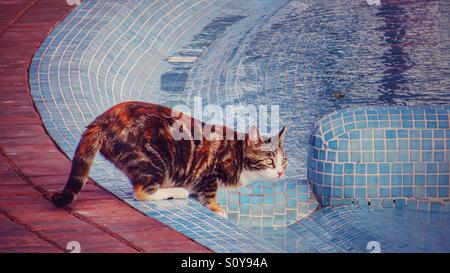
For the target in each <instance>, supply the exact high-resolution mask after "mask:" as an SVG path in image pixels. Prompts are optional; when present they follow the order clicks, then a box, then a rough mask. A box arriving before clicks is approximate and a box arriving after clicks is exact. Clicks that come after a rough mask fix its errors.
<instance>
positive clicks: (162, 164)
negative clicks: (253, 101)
mask: <svg viewBox="0 0 450 273" xmlns="http://www.w3.org/2000/svg"><path fill="white" fill-rule="evenodd" d="M177 120H182V121H183V130H186V131H185V132H183V133H187V134H190V135H192V136H193V135H195V134H198V133H199V132H198V131H196V130H200V129H201V128H203V127H204V126H205V125H206V124H205V123H203V122H201V121H199V120H196V119H194V118H192V117H189V116H187V115H185V114H183V113H179V116H178V117H177V118H174V117H172V110H171V109H170V108H167V107H165V106H161V105H156V104H151V103H144V102H132V101H130V102H124V103H120V104H118V105H116V106H113V107H112V108H110V109H109V110H108V111H106V112H105V113H103V114H102V115H100V116H99V117H97V118H96V119H95V120H94V121H93V122H92V123H91V124H90V125H88V126H87V129H86V131H85V132H84V133H83V135H82V137H81V140H80V143H79V144H78V147H77V149H76V151H75V155H74V158H73V161H72V169H71V172H70V176H69V179H68V181H67V184H66V186H65V187H64V189H63V190H62V192H60V193H56V194H54V195H53V197H52V200H53V203H54V204H55V205H56V206H58V207H64V206H67V205H70V204H71V203H73V202H74V200H75V199H76V197H77V195H78V193H79V192H80V191H81V189H82V188H83V186H84V184H85V183H86V180H87V178H88V174H89V169H90V167H91V165H92V162H93V160H94V157H95V155H96V153H97V152H98V151H100V153H101V154H102V155H103V156H104V157H105V158H106V159H107V160H109V161H110V162H112V163H113V164H114V165H115V166H116V167H117V168H118V169H120V170H121V171H123V172H124V173H125V174H126V175H127V177H128V178H129V180H130V181H131V183H132V185H133V188H134V196H135V198H136V199H137V200H160V199H167V198H186V197H187V195H188V194H189V193H191V194H192V196H193V197H195V198H196V199H197V200H199V201H200V202H201V203H203V204H204V205H205V206H206V207H208V208H210V209H211V210H213V211H215V212H217V213H222V210H221V208H220V206H219V205H218V204H217V202H216V192H217V189H218V188H219V187H221V186H226V187H238V186H242V185H245V184H248V183H250V182H251V181H249V180H253V179H274V178H278V177H280V176H282V175H283V174H284V171H285V169H286V165H287V161H286V154H285V151H284V148H283V139H284V128H283V130H282V131H281V132H280V133H279V135H278V137H279V139H280V140H281V141H280V142H279V143H278V144H276V145H275V146H274V149H271V150H269V151H266V150H265V149H262V147H263V146H264V145H266V144H268V143H269V142H270V141H271V139H270V138H266V139H263V138H262V137H261V136H259V132H258V130H257V129H256V128H252V129H251V130H250V132H249V133H248V134H245V135H244V137H242V138H241V140H239V138H238V137H239V136H242V135H240V134H239V133H237V132H234V131H232V133H233V135H234V140H214V139H210V138H205V137H203V138H202V140H190V139H187V140H175V139H174V138H173V135H172V131H171V130H172V128H173V125H174V123H175V122H176V121H177ZM225 130H230V129H228V128H226V127H222V126H217V125H215V126H214V131H215V133H219V134H224V132H225ZM243 180H245V181H243ZM161 189H162V190H161Z"/></svg>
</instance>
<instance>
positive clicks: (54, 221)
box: [0, 0, 210, 253]
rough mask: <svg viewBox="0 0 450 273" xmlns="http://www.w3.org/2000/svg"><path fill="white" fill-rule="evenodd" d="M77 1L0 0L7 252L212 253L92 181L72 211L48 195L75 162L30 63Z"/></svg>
mask: <svg viewBox="0 0 450 273" xmlns="http://www.w3.org/2000/svg"><path fill="white" fill-rule="evenodd" d="M72 8H73V7H71V6H69V5H67V4H66V2H65V1H64V0H6V1H1V2H0V253H3V252H63V251H66V244H67V243H68V242H69V241H78V242H79V243H80V245H81V252H210V250H209V249H207V248H205V247H203V246H201V245H199V244H197V243H195V242H194V241H192V240H190V239H189V238H187V237H186V236H184V235H182V234H180V233H178V232H177V231H175V230H173V229H172V228H170V227H169V226H167V225H165V224H163V223H160V222H158V221H156V220H154V219H152V218H150V217H147V216H145V215H143V214H142V213H140V212H139V211H136V210H135V209H133V208H132V207H130V206H128V205H127V204H125V203H124V202H122V201H121V200H120V199H118V198H116V197H115V196H113V195H112V194H110V193H109V192H107V191H105V190H104V189H102V188H101V187H100V186H98V185H96V184H95V183H94V182H93V181H89V183H88V185H87V186H86V188H85V190H84V191H83V192H82V194H81V195H80V197H79V199H78V200H77V202H76V203H75V205H74V206H73V208H72V209H57V208H55V207H54V206H53V204H52V203H50V201H49V199H48V198H49V194H50V193H52V192H53V191H55V190H59V189H61V188H62V187H63V185H64V183H65V182H66V179H67V176H68V174H69V168H70V161H69V159H68V158H67V157H66V156H65V155H64V154H62V152H61V151H60V150H58V148H57V147H56V146H55V144H54V143H53V142H52V140H51V139H50V137H49V136H48V135H47V133H46V131H45V129H44V127H43V125H42V122H41V120H40V117H39V114H38V113H37V111H36V109H35V107H34V105H33V101H32V99H31V96H30V90H29V86H28V67H29V65H30V62H31V58H32V56H33V53H34V52H35V50H36V49H37V48H38V46H39V44H40V43H41V42H42V41H43V39H44V38H45V37H46V36H47V35H48V33H49V32H50V31H51V29H52V28H53V27H54V26H55V25H56V24H57V23H58V22H59V21H60V20H62V19H63V18H64V16H66V15H67V14H68V13H69V12H70V11H71V9H72Z"/></svg>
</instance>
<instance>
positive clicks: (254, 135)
mask: <svg viewBox="0 0 450 273" xmlns="http://www.w3.org/2000/svg"><path fill="white" fill-rule="evenodd" d="M260 141H261V136H260V134H259V130H258V127H256V126H255V125H253V126H252V127H250V130H249V131H248V138H247V145H252V144H256V143H259V142H260Z"/></svg>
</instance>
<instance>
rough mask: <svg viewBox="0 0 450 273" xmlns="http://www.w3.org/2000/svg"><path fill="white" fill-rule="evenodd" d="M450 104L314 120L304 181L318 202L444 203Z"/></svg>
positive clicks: (435, 206) (439, 206) (442, 206)
mask: <svg viewBox="0 0 450 273" xmlns="http://www.w3.org/2000/svg"><path fill="white" fill-rule="evenodd" d="M449 117H450V107H449V106H413V107H395V106H392V107H361V108H352V109H343V110H339V111H336V112H334V113H331V114H329V115H326V116H325V117H323V118H322V119H321V120H319V121H318V122H317V124H316V126H315V128H314V129H313V130H312V132H311V137H310V147H311V148H310V150H309V155H308V180H309V181H310V182H311V184H312V186H313V189H314V192H315V193H316V194H317V196H318V198H319V201H320V203H321V204H322V205H323V206H328V205H333V206H339V205H349V204H351V203H355V202H357V203H359V204H360V205H363V206H367V204H372V205H374V206H377V205H378V206H383V207H393V206H395V207H404V206H407V207H408V208H417V209H421V210H431V211H435V212H443V211H445V210H446V207H448V205H449V189H450V188H449V186H450V171H449V165H450V163H449V162H450V126H449Z"/></svg>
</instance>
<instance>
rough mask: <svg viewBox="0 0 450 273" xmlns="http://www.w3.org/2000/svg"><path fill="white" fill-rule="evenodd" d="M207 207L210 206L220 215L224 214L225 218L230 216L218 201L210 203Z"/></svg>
mask: <svg viewBox="0 0 450 273" xmlns="http://www.w3.org/2000/svg"><path fill="white" fill-rule="evenodd" d="M207 207H208V208H209V209H210V210H212V211H214V212H215V213H216V214H217V215H220V216H222V217H224V218H228V215H227V212H226V211H224V210H223V209H222V208H221V207H220V206H219V204H217V203H210V204H208V205H207Z"/></svg>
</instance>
